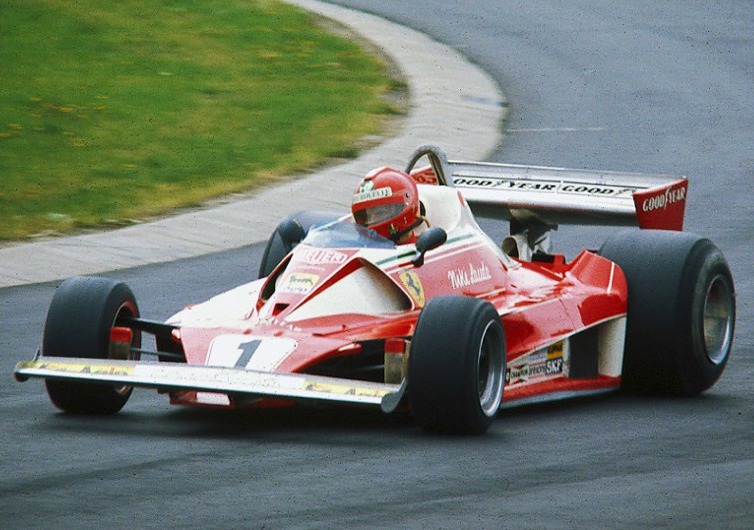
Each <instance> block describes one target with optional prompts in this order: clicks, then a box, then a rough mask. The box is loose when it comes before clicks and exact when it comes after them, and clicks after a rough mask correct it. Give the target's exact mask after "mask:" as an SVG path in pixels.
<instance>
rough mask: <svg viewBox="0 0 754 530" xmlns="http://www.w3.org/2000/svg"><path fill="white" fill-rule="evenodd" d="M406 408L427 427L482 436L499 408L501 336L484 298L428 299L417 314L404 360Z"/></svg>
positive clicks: (502, 372) (497, 318)
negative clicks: (406, 383) (407, 402)
mask: <svg viewBox="0 0 754 530" xmlns="http://www.w3.org/2000/svg"><path fill="white" fill-rule="evenodd" d="M408 378H409V387H408V388H409V396H410V401H411V409H412V412H413V414H414V417H415V418H416V420H417V421H418V423H419V424H420V425H421V426H422V428H424V429H425V430H427V431H430V432H440V433H460V434H481V433H483V432H484V431H486V430H487V429H488V428H489V427H490V425H491V424H492V421H493V420H494V418H495V414H496V413H497V410H498V409H499V407H500V402H501V400H502V395H503V385H504V380H505V334H504V332H503V327H502V323H501V320H500V316H499V315H498V314H497V311H496V310H495V308H494V306H493V305H492V304H490V303H489V302H486V301H483V300H479V299H476V298H469V297H465V296H440V297H436V298H433V299H431V300H430V301H429V302H428V303H427V305H426V306H425V307H424V309H423V310H422V312H421V313H420V315H419V319H418V321H417V324H416V332H415V333H414V336H413V339H412V342H411V350H410V354H409V362H408Z"/></svg>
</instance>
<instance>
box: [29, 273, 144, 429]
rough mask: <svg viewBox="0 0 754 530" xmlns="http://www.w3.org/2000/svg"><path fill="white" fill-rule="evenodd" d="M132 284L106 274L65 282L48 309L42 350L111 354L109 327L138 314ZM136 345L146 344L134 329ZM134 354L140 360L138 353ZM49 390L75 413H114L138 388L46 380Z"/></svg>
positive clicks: (99, 356)
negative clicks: (108, 276)
mask: <svg viewBox="0 0 754 530" xmlns="http://www.w3.org/2000/svg"><path fill="white" fill-rule="evenodd" d="M138 316H139V308H138V306H137V305H136V299H135V298H134V295H133V293H132V292H131V289H129V287H128V286H127V285H126V284H124V283H120V282H117V281H115V280H110V279H107V278H92V277H80V278H70V279H68V280H66V281H64V282H63V283H62V284H61V285H60V287H59V288H58V290H57V291H56V293H55V296H53V298H52V302H51V303H50V308H49V309H48V311H47V320H46V321H45V328H44V335H43V339H42V353H43V355H45V356H50V357H84V358H88V359H107V358H108V357H109V349H110V348H109V347H110V330H111V328H112V327H113V326H114V325H115V323H116V321H117V320H118V319H119V318H122V317H138ZM131 346H132V347H134V348H138V347H140V346H141V333H140V332H139V331H138V330H134V334H133V340H132V342H131ZM130 359H138V355H133V356H131V357H130ZM45 385H46V387H47V393H48V395H49V396H50V400H51V401H52V403H53V404H54V405H55V406H56V407H58V408H59V409H61V410H63V411H65V412H70V413H74V414H115V413H116V412H118V411H119V410H120V409H122V408H123V406H124V405H125V404H126V402H127V401H128V398H129V397H130V396H131V392H132V390H133V387H130V386H113V385H106V384H104V385H103V384H97V383H80V382H73V381H56V380H51V379H47V380H45Z"/></svg>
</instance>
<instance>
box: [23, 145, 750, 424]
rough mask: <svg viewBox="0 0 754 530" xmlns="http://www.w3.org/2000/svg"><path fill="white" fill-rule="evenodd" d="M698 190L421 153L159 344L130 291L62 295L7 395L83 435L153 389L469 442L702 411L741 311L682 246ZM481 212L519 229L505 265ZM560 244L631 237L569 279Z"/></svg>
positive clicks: (286, 229) (289, 241)
mask: <svg viewBox="0 0 754 530" xmlns="http://www.w3.org/2000/svg"><path fill="white" fill-rule="evenodd" d="M425 157H426V159H428V160H429V165H428V166H427V167H424V168H418V169H415V168H414V166H415V165H416V163H417V161H418V160H423V159H424V158H425ZM408 174H410V177H411V178H407V175H408ZM407 181H408V182H407ZM686 190H687V181H686V180H685V179H673V178H666V177H647V176H640V175H635V174H619V173H607V172H588V171H574V170H564V169H552V168H535V167H524V166H512V165H502V164H483V163H469V162H449V161H448V160H447V159H446V158H445V156H444V154H443V153H442V152H441V151H440V150H439V149H437V148H435V147H422V148H419V149H418V150H417V151H416V152H415V153H414V155H413V156H412V157H411V160H410V163H409V164H408V167H407V168H406V172H403V171H397V170H391V169H387V168H381V169H379V170H376V171H374V172H373V173H371V174H370V175H368V176H367V177H366V178H365V179H364V180H363V181H362V182H361V183H360V184H359V186H358V187H357V189H356V191H355V194H354V197H353V208H352V212H351V213H344V214H342V215H332V214H325V213H318V212H303V213H299V214H295V215H292V216H290V217H288V218H287V219H285V220H283V221H282V222H281V223H280V225H279V226H278V228H277V229H276V230H275V232H274V233H273V235H272V237H271V238H270V240H269V242H268V244H267V248H266V250H265V253H264V257H263V260H262V263H261V267H260V279H258V280H255V281H252V282H250V283H247V284H244V285H241V286H239V287H236V288H234V289H231V290H229V291H227V292H225V293H222V294H219V295H217V296H215V297H214V298H212V299H210V300H208V301H206V302H204V303H201V304H198V305H193V306H190V307H187V308H186V309H184V310H182V311H181V312H179V313H177V314H176V315H174V316H173V317H171V318H170V319H169V320H168V321H167V322H165V323H162V322H154V321H150V320H145V319H142V318H141V316H140V315H139V310H138V307H137V304H136V301H135V300H134V297H133V295H132V293H131V291H130V289H129V288H128V287H127V286H126V285H124V284H123V283H119V282H116V281H112V280H108V279H103V278H73V279H69V280H67V281H65V282H64V283H63V284H62V285H61V286H60V288H59V289H58V290H57V292H56V294H55V296H54V298H53V300H52V303H51V305H50V308H49V312H48V314H47V321H46V324H45V330H44V337H43V345H42V350H41V354H37V356H36V358H35V359H34V360H32V361H28V362H21V363H19V364H18V365H17V366H16V368H15V377H16V378H17V379H18V380H20V381H23V380H26V379H28V378H30V377H40V378H44V379H45V380H46V381H45V382H46V386H47V391H48V393H49V396H50V398H51V400H52V402H53V403H54V404H55V405H56V406H57V407H59V408H60V409H62V410H64V411H67V412H72V413H115V412H117V411H118V410H120V409H121V407H123V405H124V404H125V403H126V400H127V399H128V397H129V395H130V393H131V390H132V388H133V387H149V388H154V389H157V390H158V391H160V392H162V393H167V394H168V395H169V396H170V401H171V403H174V404H182V405H193V406H214V407H226V408H241V407H263V406H280V405H282V404H294V403H308V402H313V401H316V402H320V403H322V402H334V403H343V404H353V405H363V406H375V407H381V409H382V410H383V411H384V412H386V413H390V412H393V411H396V410H397V409H400V410H407V411H410V412H411V414H412V415H413V416H414V417H415V419H416V421H418V423H419V424H420V425H421V426H422V427H423V428H425V429H427V430H430V431H439V432H462V433H480V432H483V431H485V430H486V429H487V428H488V427H489V426H490V424H491V423H492V421H493V418H494V417H495V414H496V413H497V411H498V409H500V408H501V407H506V406H513V405H517V404H525V403H532V402H541V401H547V400H555V399H561V398H565V397H570V396H580V395H587V394H595V393H601V392H607V391H613V390H616V389H619V388H627V389H630V390H632V391H637V392H652V393H669V394H676V395H693V394H698V393H700V392H702V391H704V390H706V389H708V388H709V387H711V386H712V385H713V384H714V383H715V381H716V380H717V379H718V378H719V377H720V375H721V373H722V371H723V369H724V367H725V364H726V361H727V360H728V356H729V353H730V350H731V344H732V340H733V330H734V322H735V295H734V288H733V280H732V278H731V274H730V271H729V269H728V265H727V263H726V261H725V258H724V257H723V255H722V253H721V252H720V251H719V250H718V249H717V248H716V247H715V246H714V245H713V244H712V243H711V242H710V241H709V240H707V239H704V238H701V237H698V236H695V235H691V234H688V233H684V232H681V231H680V230H681V229H682V224H683V215H684V208H685V204H686ZM472 206H473V207H474V208H475V209H476V208H479V209H480V210H482V211H483V213H484V214H485V216H489V215H493V216H495V217H497V218H500V219H505V220H508V221H510V227H511V230H510V232H511V233H510V236H508V237H506V238H505V240H504V241H503V242H502V245H499V244H496V243H495V242H493V241H492V240H491V239H490V238H489V237H488V236H487V235H486V234H485V233H484V232H482V230H481V229H480V228H479V226H478V225H477V223H476V221H475V219H474V216H473V215H472V209H471V207H472ZM558 223H581V224H607V225H634V226H635V225H638V226H639V228H640V229H635V228H634V229H628V230H625V229H624V230H623V231H619V232H617V233H616V234H615V235H613V236H612V237H610V238H609V239H608V240H607V241H606V242H605V243H604V244H603V245H602V248H601V249H600V250H599V251H588V250H585V251H583V252H581V253H580V254H578V256H576V257H575V258H574V259H573V260H571V261H570V262H567V261H566V260H565V259H564V256H563V255H561V254H557V253H553V252H552V251H551V249H550V237H549V236H550V233H551V231H552V230H553V229H554V228H555V227H556V226H557V224H558ZM142 333H148V334H152V335H154V336H155V338H156V340H155V344H156V350H157V351H149V352H148V351H144V350H143V349H142V347H141V334H142ZM146 354H151V355H153V356H154V359H151V360H149V361H144V360H141V358H142V357H144V356H145V355H146Z"/></svg>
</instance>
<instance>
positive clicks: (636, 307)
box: [600, 230, 736, 396]
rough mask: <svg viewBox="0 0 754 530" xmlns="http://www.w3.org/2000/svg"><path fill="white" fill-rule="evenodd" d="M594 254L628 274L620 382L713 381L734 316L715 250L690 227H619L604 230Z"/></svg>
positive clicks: (693, 388)
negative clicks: (606, 235) (673, 229)
mask: <svg viewBox="0 0 754 530" xmlns="http://www.w3.org/2000/svg"><path fill="white" fill-rule="evenodd" d="M600 254H601V255H602V256H604V257H606V258H608V259H610V260H612V261H614V262H615V263H617V264H618V266H620V268H621V269H622V270H623V272H624V274H625V275H626V280H627V282H628V318H627V320H628V321H627V329H626V349H625V355H624V360H623V386H624V388H626V389H628V390H631V391H635V392H640V393H655V394H670V395H678V396H691V395H696V394H699V393H701V392H703V391H705V390H707V389H708V388H710V387H711V386H712V385H713V384H715V382H716V381H717V380H718V378H719V377H720V375H721V374H722V373H723V370H724V369H725V365H726V363H727V362H728V357H729V355H730V351H731V347H732V343H733V331H734V327H735V320H736V306H735V291H734V287H733V277H732V276H731V273H730V269H729V268H728V263H727V262H726V260H725V257H724V256H723V254H722V252H720V250H719V249H718V248H717V247H716V246H715V245H714V244H712V242H710V241H709V240H708V239H704V238H701V237H699V236H697V235H694V234H689V233H682V232H669V231H660V230H645V231H636V230H627V231H622V232H619V233H617V234H615V235H614V236H612V237H610V238H609V239H608V240H607V241H606V242H605V243H604V245H603V246H602V248H601V249H600Z"/></svg>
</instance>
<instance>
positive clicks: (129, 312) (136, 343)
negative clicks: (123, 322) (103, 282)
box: [108, 303, 141, 396]
mask: <svg viewBox="0 0 754 530" xmlns="http://www.w3.org/2000/svg"><path fill="white" fill-rule="evenodd" d="M136 315H137V311H136V308H135V307H134V306H133V305H131V304H129V303H126V304H123V305H122V306H120V308H119V309H118V312H117V314H116V317H115V320H113V323H112V325H111V327H112V326H115V325H116V323H117V322H118V321H119V320H120V319H122V318H123V317H135V316H136ZM131 347H132V348H139V347H141V334H140V333H138V332H137V333H134V337H133V340H132V342H131ZM109 357H110V356H109V355H108V358H109ZM139 358H140V355H139V354H138V353H134V352H131V353H130V354H129V355H128V357H127V359H126V360H128V361H138V360H139ZM118 360H122V359H118ZM113 390H115V392H116V393H118V394H120V395H121V396H125V395H127V394H128V393H129V392H131V390H133V387H132V386H130V385H120V386H115V385H114V386H113Z"/></svg>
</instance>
